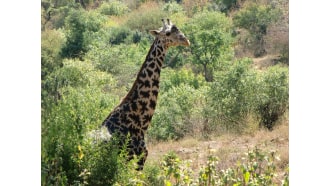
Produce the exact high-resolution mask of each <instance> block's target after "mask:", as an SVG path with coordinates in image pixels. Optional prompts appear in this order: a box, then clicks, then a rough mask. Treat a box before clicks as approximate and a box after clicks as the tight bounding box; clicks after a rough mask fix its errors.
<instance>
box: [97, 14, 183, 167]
mask: <svg viewBox="0 0 330 186" xmlns="http://www.w3.org/2000/svg"><path fill="white" fill-rule="evenodd" d="M162 22H163V27H162V28H160V29H159V30H151V31H150V33H151V34H152V35H153V36H154V37H155V39H154V42H153V44H152V45H151V47H150V50H149V52H148V54H147V56H146V58H145V61H144V63H143V64H142V67H141V69H140V71H139V73H138V74H137V77H136V80H135V82H134V83H133V86H132V88H131V90H130V91H129V92H128V93H127V95H126V96H125V97H124V99H123V100H122V101H121V103H120V104H119V105H118V106H117V107H115V108H114V109H113V111H112V112H110V114H109V115H108V117H107V118H106V119H105V120H104V122H103V123H102V126H106V127H107V129H108V131H109V133H110V134H114V133H117V134H119V136H121V137H120V140H122V143H121V144H125V143H124V140H126V137H127V136H128V138H129V141H128V145H127V150H128V154H129V160H130V159H132V158H133V155H137V156H138V157H139V156H140V155H142V158H141V159H140V160H139V161H138V166H139V167H138V170H142V169H143V165H144V163H145V161H146V158H147V156H148V150H147V147H146V144H145V140H144V136H145V134H146V131H147V129H148V127H149V125H150V123H151V119H152V116H153V114H154V111H155V109H156V104H157V96H158V92H159V81H160V72H161V68H162V65H163V61H164V59H165V54H166V52H167V49H168V48H169V47H172V46H189V45H190V42H189V40H188V39H187V38H186V37H185V35H184V34H183V33H182V32H181V31H180V30H179V29H178V28H177V26H176V25H174V24H172V23H171V21H170V20H169V19H167V23H166V22H165V20H164V19H162Z"/></svg>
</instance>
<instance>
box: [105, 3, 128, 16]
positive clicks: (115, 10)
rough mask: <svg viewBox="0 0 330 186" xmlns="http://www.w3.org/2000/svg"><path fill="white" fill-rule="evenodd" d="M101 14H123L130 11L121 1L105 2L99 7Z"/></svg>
mask: <svg viewBox="0 0 330 186" xmlns="http://www.w3.org/2000/svg"><path fill="white" fill-rule="evenodd" d="M98 11H100V13H101V14H104V15H109V16H110V15H114V16H121V15H124V14H126V13H128V12H129V11H130V9H129V8H128V7H127V5H126V4H125V3H123V2H120V1H112V2H103V3H102V4H101V6H100V7H99V8H98Z"/></svg>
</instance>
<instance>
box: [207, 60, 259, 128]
mask: <svg viewBox="0 0 330 186" xmlns="http://www.w3.org/2000/svg"><path fill="white" fill-rule="evenodd" d="M251 64H252V60H250V59H242V60H238V61H235V62H234V63H233V64H231V65H228V66H227V68H225V70H224V71H221V72H219V73H218V74H216V79H215V82H214V83H213V84H212V86H211V89H210V91H209V94H208V95H209V99H208V104H209V105H210V107H209V108H207V109H206V110H205V113H206V115H205V117H209V118H210V119H211V121H212V123H213V124H212V125H213V127H216V126H217V125H220V126H221V128H223V129H225V130H231V131H236V132H242V131H244V129H245V127H247V125H246V121H245V119H246V117H247V116H248V115H249V114H253V111H254V108H255V106H256V102H257V101H258V100H256V95H257V94H258V84H257V74H256V72H255V71H254V70H253V69H252V68H251ZM210 109H211V110H210Z"/></svg>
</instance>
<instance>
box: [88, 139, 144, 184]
mask: <svg viewBox="0 0 330 186" xmlns="http://www.w3.org/2000/svg"><path fill="white" fill-rule="evenodd" d="M126 142H128V141H126ZM119 143H120V142H119V140H117V138H116V137H115V136H112V138H111V140H110V141H107V142H104V141H96V143H95V142H94V143H90V142H89V143H88V145H86V147H87V148H86V152H85V158H83V160H84V161H85V162H84V167H85V171H84V172H83V174H84V176H85V181H86V182H87V183H88V185H132V186H133V185H136V184H137V183H141V182H142V180H141V178H140V177H139V175H140V174H139V173H138V172H137V171H136V170H135V169H136V168H137V164H136V163H137V160H138V159H137V158H135V159H133V160H131V161H129V162H128V161H127V158H128V153H127V149H126V148H125V145H124V148H121V147H120V146H119Z"/></svg>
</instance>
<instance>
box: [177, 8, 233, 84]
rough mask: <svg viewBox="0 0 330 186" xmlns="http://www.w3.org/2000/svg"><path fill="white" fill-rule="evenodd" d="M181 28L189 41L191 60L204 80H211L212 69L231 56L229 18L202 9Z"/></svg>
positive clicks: (219, 66)
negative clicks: (198, 68)
mask: <svg viewBox="0 0 330 186" xmlns="http://www.w3.org/2000/svg"><path fill="white" fill-rule="evenodd" d="M182 30H183V32H184V33H185V34H186V36H187V37H188V38H189V40H190V42H191V46H190V47H189V49H190V51H191V56H190V57H191V62H192V63H194V64H196V65H197V66H198V67H200V68H201V69H202V70H201V71H202V72H203V76H204V78H205V80H206V81H208V82H211V81H213V70H214V69H215V68H221V65H222V63H223V62H224V61H228V58H229V60H231V58H232V57H233V55H232V54H233V53H232V51H231V50H232V48H231V44H232V42H233V38H232V36H231V33H232V23H231V21H230V19H228V18H227V17H226V16H225V15H224V14H222V13H218V12H208V11H204V12H200V13H198V14H196V15H195V16H194V17H193V19H191V21H190V22H189V24H187V25H186V26H185V27H184V28H183V29H182Z"/></svg>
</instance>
